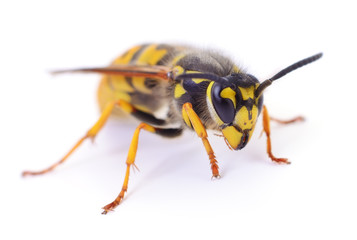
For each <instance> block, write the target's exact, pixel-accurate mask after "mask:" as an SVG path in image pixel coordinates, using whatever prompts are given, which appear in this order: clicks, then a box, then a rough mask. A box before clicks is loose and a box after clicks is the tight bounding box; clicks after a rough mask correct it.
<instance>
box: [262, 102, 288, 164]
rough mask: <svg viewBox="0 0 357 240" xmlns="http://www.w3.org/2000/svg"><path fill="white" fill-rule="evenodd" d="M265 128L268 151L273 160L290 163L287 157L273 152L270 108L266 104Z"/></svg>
mask: <svg viewBox="0 0 357 240" xmlns="http://www.w3.org/2000/svg"><path fill="white" fill-rule="evenodd" d="M263 128H264V132H265V134H266V135H267V153H268V155H269V157H270V158H271V160H272V161H274V162H277V163H286V164H290V162H289V161H288V159H287V158H276V157H275V156H274V155H273V153H272V152H271V140H270V118H269V113H268V110H267V108H266V107H265V106H263Z"/></svg>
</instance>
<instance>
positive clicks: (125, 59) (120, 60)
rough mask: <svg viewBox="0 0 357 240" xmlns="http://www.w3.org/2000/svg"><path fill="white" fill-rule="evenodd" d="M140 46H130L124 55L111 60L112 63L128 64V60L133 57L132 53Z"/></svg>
mask: <svg viewBox="0 0 357 240" xmlns="http://www.w3.org/2000/svg"><path fill="white" fill-rule="evenodd" d="M140 48H141V46H135V47H133V48H131V49H130V50H129V51H128V52H126V53H125V54H124V55H122V56H120V57H118V58H117V59H115V60H114V61H113V64H128V63H129V62H130V60H131V59H132V58H133V56H134V54H135V53H136V52H137V51H139V49H140Z"/></svg>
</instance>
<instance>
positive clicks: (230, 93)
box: [221, 87, 237, 108]
mask: <svg viewBox="0 0 357 240" xmlns="http://www.w3.org/2000/svg"><path fill="white" fill-rule="evenodd" d="M221 97H223V98H228V99H230V100H232V102H233V105H234V108H235V107H236V106H237V102H236V92H235V91H234V90H233V89H232V88H230V87H227V88H225V89H223V90H222V92H221Z"/></svg>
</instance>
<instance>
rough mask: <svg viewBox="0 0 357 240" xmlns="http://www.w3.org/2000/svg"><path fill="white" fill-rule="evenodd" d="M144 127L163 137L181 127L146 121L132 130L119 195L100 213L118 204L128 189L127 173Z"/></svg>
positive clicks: (178, 130) (176, 131)
mask: <svg viewBox="0 0 357 240" xmlns="http://www.w3.org/2000/svg"><path fill="white" fill-rule="evenodd" d="M141 129H144V130H146V131H149V132H152V133H156V134H159V135H162V136H165V137H175V136H178V135H180V134H181V133H182V129H174V128H167V129H165V128H155V127H153V126H151V125H149V124H146V123H140V125H139V126H138V127H137V128H136V130H135V132H134V136H133V138H132V140H131V144H130V147H129V152H128V156H127V159H126V165H127V166H126V172H125V177H124V183H123V186H122V188H121V191H120V193H119V195H118V196H117V197H116V198H115V200H114V201H113V202H111V203H109V204H108V205H106V206H104V207H103V209H104V211H103V212H102V214H107V213H108V211H112V210H113V209H114V208H115V207H116V206H118V205H119V204H120V202H121V201H122V200H123V198H124V194H125V192H126V191H127V190H128V182H129V175H130V166H134V167H136V166H135V156H136V152H137V149H138V142H139V134H140V130H141Z"/></svg>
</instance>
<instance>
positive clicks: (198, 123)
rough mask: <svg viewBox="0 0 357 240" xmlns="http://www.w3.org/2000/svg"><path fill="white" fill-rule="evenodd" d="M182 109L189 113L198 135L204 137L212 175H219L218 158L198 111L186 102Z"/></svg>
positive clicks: (203, 140)
mask: <svg viewBox="0 0 357 240" xmlns="http://www.w3.org/2000/svg"><path fill="white" fill-rule="evenodd" d="M182 111H183V114H184V115H185V114H187V117H188V119H189V120H190V122H191V124H192V126H193V129H194V130H195V132H196V133H197V135H198V136H199V137H200V138H201V139H202V142H203V145H204V146H205V149H206V152H207V154H208V157H209V160H210V163H211V169H212V177H215V178H217V177H219V171H218V165H217V160H216V157H215V155H214V152H213V149H212V147H211V145H210V143H209V141H208V139H207V137H208V136H207V132H206V129H205V127H204V126H203V124H202V122H201V120H200V118H199V117H198V116H197V114H196V112H195V111H194V110H193V108H192V104H191V103H185V104H184V105H183V106H182Z"/></svg>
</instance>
